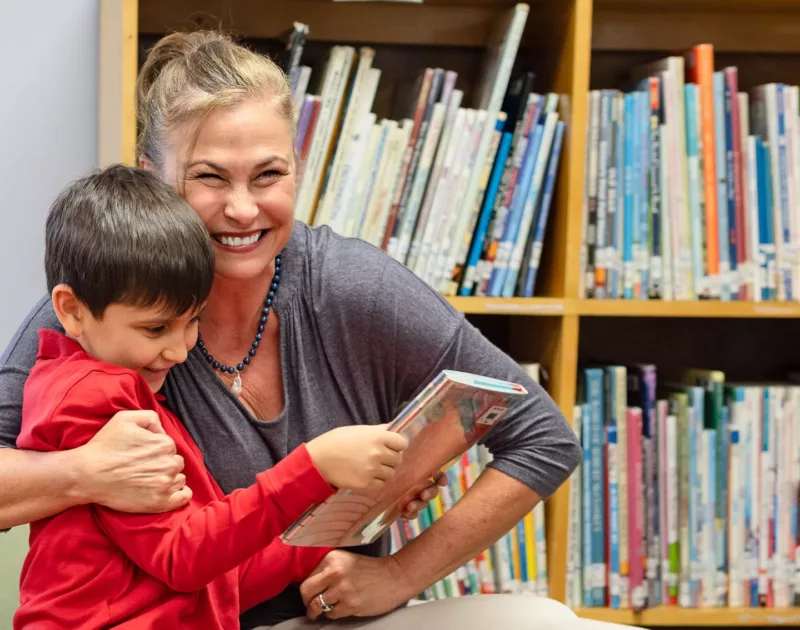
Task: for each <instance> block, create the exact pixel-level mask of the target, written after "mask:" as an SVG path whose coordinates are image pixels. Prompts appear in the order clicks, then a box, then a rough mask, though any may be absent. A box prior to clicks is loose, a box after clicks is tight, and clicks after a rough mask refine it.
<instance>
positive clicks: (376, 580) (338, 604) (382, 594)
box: [300, 549, 418, 620]
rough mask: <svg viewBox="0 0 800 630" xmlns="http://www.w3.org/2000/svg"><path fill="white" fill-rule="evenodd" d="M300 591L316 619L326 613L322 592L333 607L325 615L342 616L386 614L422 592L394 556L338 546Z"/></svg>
mask: <svg viewBox="0 0 800 630" xmlns="http://www.w3.org/2000/svg"><path fill="white" fill-rule="evenodd" d="M300 594H301V595H302V597H303V603H304V604H305V605H306V615H307V616H308V618H309V619H312V620H314V619H317V617H319V616H320V615H321V614H322V613H323V611H322V604H321V602H320V601H319V595H320V594H322V597H323V599H324V600H325V603H326V604H328V605H329V606H333V610H332V611H330V612H327V613H325V616H326V617H328V618H329V619H341V618H342V617H353V616H354V617H373V616H376V615H382V614H383V613H386V612H389V611H390V610H394V609H395V608H397V607H398V606H400V605H401V604H403V603H404V602H406V601H408V600H409V599H411V598H412V597H415V596H416V595H417V594H418V593H417V592H415V590H414V587H413V585H411V584H410V581H409V580H408V578H407V576H406V575H405V573H404V572H403V570H402V569H401V568H400V565H399V563H398V562H397V560H396V559H395V558H393V557H392V556H386V557H383V558H372V557H369V556H362V555H360V554H354V553H350V552H349V551H342V550H340V549H335V550H334V551H331V552H330V553H329V554H328V555H327V556H325V558H323V560H322V562H320V563H319V565H318V566H317V568H316V569H315V570H314V573H312V574H311V576H309V577H308V578H307V579H306V580H305V581H304V582H303V583H302V584H301V585H300Z"/></svg>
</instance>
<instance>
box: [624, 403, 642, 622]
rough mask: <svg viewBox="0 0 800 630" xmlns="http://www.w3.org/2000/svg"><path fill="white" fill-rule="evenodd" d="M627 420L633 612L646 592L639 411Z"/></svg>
mask: <svg viewBox="0 0 800 630" xmlns="http://www.w3.org/2000/svg"><path fill="white" fill-rule="evenodd" d="M627 417H628V470H629V471H630V473H631V476H632V477H633V479H634V480H636V481H635V482H634V483H629V484H628V523H629V524H628V529H629V536H630V552H629V553H630V600H631V607H632V608H633V609H634V610H641V609H642V608H644V606H645V603H646V600H647V591H646V587H645V585H644V562H645V559H644V544H643V543H644V540H643V532H642V520H643V515H644V497H643V496H642V484H641V483H640V482H639V480H641V479H642V410H641V409H640V408H638V407H631V408H629V409H628V410H627Z"/></svg>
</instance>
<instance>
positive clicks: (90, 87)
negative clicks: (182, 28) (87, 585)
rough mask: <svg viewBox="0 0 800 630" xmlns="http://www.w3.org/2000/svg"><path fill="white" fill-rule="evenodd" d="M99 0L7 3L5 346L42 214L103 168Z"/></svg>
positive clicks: (9, 542)
mask: <svg viewBox="0 0 800 630" xmlns="http://www.w3.org/2000/svg"><path fill="white" fill-rule="evenodd" d="M98 1H99V0H67V1H65V0H26V1H25V2H18V1H16V0H0V9H1V10H0V14H2V16H3V24H4V25H5V28H4V29H3V36H2V37H0V59H3V60H4V63H3V73H2V79H1V80H0V296H2V297H0V349H1V348H5V346H6V345H7V344H8V342H9V340H10V339H11V336H12V335H13V334H14V331H15V330H16V329H17V326H18V325H19V324H20V322H21V321H22V319H23V318H24V316H25V314H26V313H27V312H28V310H29V309H30V307H31V306H32V305H33V304H34V302H35V301H36V300H37V299H38V298H39V297H40V296H41V295H43V293H44V291H45V282H44V271H43V257H44V245H43V242H44V220H45V217H46V216H47V210H48V208H49V206H50V203H51V202H52V201H53V199H54V197H55V196H56V194H57V193H58V191H59V190H61V189H62V188H63V187H64V186H65V185H66V184H67V183H69V182H70V181H71V180H73V179H75V178H76V177H78V176H80V175H82V174H83V173H85V172H86V171H88V170H89V169H91V168H93V167H95V166H96V165H97V55H98ZM26 540H27V537H26V530H25V529H24V528H19V529H18V530H15V531H13V532H12V533H10V534H5V535H0V628H10V627H11V616H12V615H13V611H14V609H15V606H16V602H17V601H18V593H17V576H18V574H19V567H20V565H21V563H22V559H23V557H24V555H25V547H26Z"/></svg>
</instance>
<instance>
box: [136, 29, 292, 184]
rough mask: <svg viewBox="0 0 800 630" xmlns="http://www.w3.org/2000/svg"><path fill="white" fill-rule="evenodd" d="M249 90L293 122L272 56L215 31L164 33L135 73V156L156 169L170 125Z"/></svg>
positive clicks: (195, 117)
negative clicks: (137, 130) (136, 79)
mask: <svg viewBox="0 0 800 630" xmlns="http://www.w3.org/2000/svg"><path fill="white" fill-rule="evenodd" d="M255 96H267V97H268V98H270V99H271V100H272V102H273V103H274V104H275V106H276V107H277V109H278V111H279V112H280V114H281V115H282V116H284V117H285V118H286V120H287V121H288V122H289V124H290V125H291V126H292V127H293V122H294V116H293V110H292V96H291V90H290V88H289V82H288V81H287V79H286V75H285V74H284V73H283V71H282V70H281V69H280V68H279V67H278V66H277V65H276V64H275V63H274V62H273V61H271V60H270V59H268V58H267V57H265V56H264V55H260V54H258V53H255V52H253V51H251V50H248V49H247V48H245V47H244V46H242V45H240V44H237V43H236V42H234V41H233V39H231V37H229V36H228V35H226V34H224V33H221V32H218V31H195V32H192V33H172V34H170V35H167V36H166V37H164V38H162V39H161V40H159V42H158V43H157V44H156V45H155V46H154V47H153V48H152V49H151V50H150V51H149V53H148V55H147V58H146V59H145V62H144V65H143V66H142V69H141V71H140V73H139V78H138V82H137V90H136V97H137V114H138V119H139V139H138V144H137V152H138V155H139V159H142V158H146V159H148V160H150V162H152V163H153V165H154V166H155V167H156V168H158V169H159V170H160V169H162V168H163V166H164V146H165V143H166V137H167V134H168V133H169V132H170V131H171V130H173V129H174V128H175V127H176V126H178V125H180V124H183V123H186V122H190V121H197V122H198V123H199V122H201V121H202V120H203V119H204V118H205V117H206V116H208V115H209V114H210V113H211V112H212V111H214V110H216V109H219V108H225V107H233V106H235V105H238V104H240V103H242V102H243V101H245V100H247V99H248V98H252V97H255ZM292 132H294V129H292Z"/></svg>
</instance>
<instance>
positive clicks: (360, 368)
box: [0, 32, 580, 629]
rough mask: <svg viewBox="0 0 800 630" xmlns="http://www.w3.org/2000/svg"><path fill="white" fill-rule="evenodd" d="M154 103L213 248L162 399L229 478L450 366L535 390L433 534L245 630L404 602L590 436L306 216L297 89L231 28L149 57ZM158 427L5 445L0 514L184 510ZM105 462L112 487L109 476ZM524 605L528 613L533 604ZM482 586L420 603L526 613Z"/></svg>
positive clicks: (154, 151) (163, 141) (424, 300)
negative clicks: (26, 447)
mask: <svg viewBox="0 0 800 630" xmlns="http://www.w3.org/2000/svg"><path fill="white" fill-rule="evenodd" d="M138 100H139V103H138V105H139V123H140V142H139V154H140V164H141V165H142V166H144V167H146V168H149V169H153V170H154V171H155V172H156V173H157V174H158V175H159V176H160V177H162V178H163V179H164V180H165V181H167V182H168V183H170V184H172V185H174V186H175V187H176V188H177V189H178V190H179V191H180V192H181V193H182V194H183V196H184V197H185V198H186V200H187V201H188V202H189V204H190V205H191V206H192V207H193V208H194V209H195V210H196V212H197V213H198V214H199V215H200V217H201V218H202V219H203V221H204V223H205V225H206V227H207V229H208V231H209V233H210V234H211V236H212V238H213V240H214V246H215V248H216V258H217V263H216V276H215V280H214V285H213V288H212V294H211V297H210V298H209V302H208V306H207V308H206V310H205V311H204V312H203V315H202V319H201V323H200V340H199V342H198V346H197V347H196V348H195V349H194V350H193V352H192V353H191V356H190V357H189V359H188V360H187V361H186V363H184V364H183V365H181V366H178V367H176V368H175V369H174V370H173V371H172V372H171V373H170V375H169V377H168V379H167V383H166V384H165V387H164V390H163V393H164V394H165V395H166V399H167V402H168V404H169V406H170V407H171V408H172V409H173V410H174V411H175V412H176V413H177V415H178V416H179V417H180V418H181V419H182V420H183V421H184V423H185V424H186V426H187V428H188V429H189V431H190V433H191V434H192V436H193V437H194V439H195V440H196V442H197V444H198V445H199V447H200V449H201V450H202V451H203V455H204V457H205V461H206V465H207V466H208V468H209V470H210V471H211V473H212V474H213V476H214V477H215V478H216V480H217V481H218V482H219V484H220V486H221V487H222V489H223V490H224V491H225V492H231V491H233V490H234V489H236V488H239V487H242V486H246V485H249V484H251V483H252V481H253V479H254V477H255V475H256V473H257V472H259V471H261V470H263V469H265V468H267V467H269V466H271V465H273V464H274V463H275V462H276V461H278V460H280V459H281V458H283V457H284V456H285V455H286V454H287V453H288V452H290V451H291V450H292V449H293V448H294V447H295V446H296V445H297V444H299V443H300V442H302V441H306V440H308V439H310V438H312V437H314V436H316V435H319V434H320V433H322V432H324V431H327V430H329V429H331V428H334V427H336V426H341V425H346V424H353V423H381V422H386V421H387V420H389V419H391V417H392V415H393V413H394V411H395V410H396V409H397V408H398V406H399V405H400V404H401V403H402V402H403V401H406V400H409V399H410V398H411V397H413V396H414V395H415V394H416V393H417V392H418V391H419V390H420V389H421V388H422V387H423V386H425V385H426V384H427V382H428V381H429V380H430V379H431V378H433V377H434V376H435V375H436V374H437V373H438V372H439V371H440V370H442V369H445V368H449V369H458V370H463V371H468V372H479V373H482V374H485V375H488V376H495V377H498V378H503V379H508V380H513V381H516V382H520V383H522V384H524V385H525V386H526V388H527V389H528V390H529V391H530V392H531V393H530V396H529V397H528V398H527V399H526V400H525V402H524V403H523V404H521V405H520V406H519V407H517V408H516V409H515V411H514V412H513V413H512V414H510V415H509V416H508V417H507V418H506V419H505V420H504V421H503V422H502V423H501V424H500V425H498V426H497V427H495V429H493V431H492V432H491V433H490V434H489V438H488V439H487V440H486V444H487V446H488V447H489V449H490V451H491V452H492V454H493V462H492V464H491V466H490V467H489V468H488V469H487V470H486V471H485V472H484V474H483V475H482V476H481V477H480V478H479V479H478V481H477V482H476V483H475V485H474V486H473V488H472V489H471V490H470V491H469V492H468V493H467V494H466V495H465V497H464V498H463V499H462V500H461V501H460V502H459V503H458V504H457V505H456V506H455V507H454V508H453V509H452V510H451V511H449V512H448V513H447V514H445V515H444V516H443V517H442V518H441V519H440V520H439V521H437V522H436V523H435V524H434V525H433V526H432V527H431V528H430V529H429V530H428V531H426V532H425V533H424V534H423V535H422V536H420V537H419V538H418V539H417V540H415V541H413V542H412V543H410V544H409V545H407V546H406V547H404V548H403V549H402V550H401V551H399V552H398V553H396V554H395V555H393V556H389V555H387V538H386V537H384V538H383V539H382V540H381V541H379V542H378V543H377V544H375V545H371V546H367V547H365V548H361V549H358V550H352V549H351V550H348V551H344V550H337V551H334V552H331V553H330V554H328V556H327V557H326V558H325V559H324V560H323V561H322V563H321V564H320V565H319V567H318V568H317V570H316V572H315V573H314V574H313V575H312V576H310V577H309V578H308V579H307V580H306V581H305V582H304V583H303V584H302V585H300V586H299V587H290V588H289V589H287V590H286V591H284V593H282V594H281V595H280V596H278V597H276V598H273V599H272V600H269V601H267V602H265V603H263V604H261V605H259V606H256V607H255V608H253V609H251V610H249V611H247V612H245V613H244V614H243V615H242V627H244V628H253V627H256V626H273V625H275V624H278V623H279V622H281V621H284V620H292V619H294V621H288V622H287V624H286V626H285V627H286V628H289V627H292V626H300V625H302V624H303V623H304V622H302V620H300V619H299V618H301V617H302V616H303V615H304V614H306V615H307V616H308V617H310V618H311V619H316V618H317V617H319V616H320V615H321V614H323V613H324V614H325V615H326V616H327V617H328V618H331V619H337V618H342V617H348V616H360V617H363V616H378V615H384V614H385V613H388V612H389V611H393V610H394V609H396V608H398V607H400V606H402V605H403V604H404V603H405V602H406V601H408V600H409V599H410V598H412V597H414V596H416V595H417V594H418V593H420V592H421V591H423V590H424V589H425V588H427V587H428V586H429V585H431V584H432V583H434V582H435V581H436V580H438V579H440V578H442V577H443V576H445V575H447V574H448V573H450V572H451V571H452V570H454V569H455V568H457V567H458V566H460V565H462V564H463V563H464V562H466V561H467V560H469V559H470V558H472V557H475V556H476V555H477V554H478V553H479V552H480V551H481V550H483V549H485V548H486V547H488V546H489V545H490V544H491V543H492V542H494V541H495V540H496V539H498V538H499V537H500V536H501V535H502V534H503V533H504V532H506V531H508V529H510V527H511V526H512V525H514V524H515V523H516V522H517V521H518V520H519V519H520V518H521V517H522V516H523V515H524V514H525V513H527V512H528V511H530V510H531V508H532V507H533V506H534V505H535V504H536V503H537V502H538V501H540V500H542V498H545V497H547V496H549V495H550V494H551V493H552V492H553V491H555V489H556V488H558V486H559V485H561V483H563V481H564V480H565V479H566V478H567V477H568V475H569V474H570V473H571V472H572V470H573V469H574V468H575V466H577V464H578V461H579V457H580V447H579V445H578V444H577V442H576V439H575V437H574V436H573V434H572V432H571V430H570V429H569V427H568V425H567V423H566V422H565V420H564V418H563V417H562V416H561V414H560V413H559V411H558V409H557V407H556V406H555V404H554V403H553V401H552V400H551V399H550V398H549V397H548V396H547V395H546V394H545V393H544V392H543V390H542V389H541V388H540V387H539V386H538V385H536V384H535V383H534V382H533V381H531V379H530V378H528V377H527V376H526V375H525V374H524V372H523V371H522V370H521V369H520V368H519V366H517V365H516V364H515V363H514V362H513V361H512V360H511V359H510V358H509V357H507V356H506V355H505V354H503V353H502V352H500V351H499V350H498V349H497V348H495V347H494V346H492V345H491V344H490V343H489V342H488V341H487V340H486V339H485V338H484V337H483V336H482V335H481V334H480V333H479V332H478V331H477V330H476V329H475V328H474V327H473V326H471V325H470V324H469V323H468V322H467V321H466V320H465V319H464V317H463V315H461V314H460V313H458V312H457V311H455V310H454V309H453V308H452V307H451V306H450V305H449V304H448V303H447V302H446V300H444V299H443V298H441V297H440V296H439V295H438V294H437V293H435V292H434V291H433V290H432V289H430V288H429V287H428V286H427V285H426V284H424V283H423V282H421V281H420V280H419V279H418V278H417V277H416V276H414V275H413V274H412V273H411V272H409V271H408V270H407V269H406V268H405V267H403V266H402V265H400V264H398V263H396V262H395V261H393V260H392V259H390V258H389V257H388V256H386V255H385V254H384V253H383V252H381V251H380V250H378V249H376V248H374V247H371V246H370V245H367V244H366V243H363V242H362V241H358V240H354V239H344V238H341V237H339V236H337V235H335V234H334V233H332V232H331V231H330V230H329V229H327V228H319V229H310V228H309V227H307V226H306V225H304V224H301V223H295V222H294V220H293V212H294V202H295V190H296V185H297V164H296V162H295V158H294V151H293V146H294V142H293V135H294V130H293V124H292V120H293V116H292V105H291V95H290V92H289V88H288V84H287V82H286V78H285V76H284V75H283V73H282V72H281V71H280V69H279V68H278V67H277V66H275V64H273V63H272V62H271V61H269V60H268V59H266V58H265V57H263V56H260V55H257V54H254V53H252V52H250V51H248V50H246V49H245V48H243V47H241V46H238V45H236V44H234V43H233V42H232V41H230V40H229V39H228V38H226V37H224V36H222V35H219V34H217V33H209V32H196V33H192V34H180V33H177V34H173V35H170V36H168V37H165V38H164V39H162V40H161V41H160V42H159V43H158V44H157V45H156V46H155V47H154V48H153V50H152V51H151V52H150V54H149V55H148V57H147V60H146V61H145V63H144V66H143V68H142V70H141V73H140V77H139V86H138ZM143 254H144V255H146V253H143ZM279 254H280V255H281V258H282V265H281V267H280V270H279V273H277V272H276V265H275V259H276V256H278V255H279ZM41 327H53V328H55V327H57V324H56V320H55V317H54V315H53V312H52V307H51V306H50V304H49V303H48V301H47V300H43V301H42V302H41V303H40V304H39V305H37V307H36V308H35V309H34V311H33V313H32V314H31V316H29V318H28V319H27V320H26V322H25V323H24V324H23V326H22V328H21V329H20V331H19V333H18V335H17V337H15V339H14V340H13V341H12V343H11V346H10V347H9V349H8V350H7V351H6V353H5V355H4V357H3V361H2V362H0V363H2V367H1V368H0V444H2V445H3V446H12V447H13V446H14V441H15V439H16V434H17V432H18V427H19V405H20V402H21V395H22V385H23V384H24V379H25V375H26V373H27V370H28V369H29V368H30V366H31V365H32V363H33V360H34V358H35V352H36V342H35V339H36V334H37V333H36V331H37V329H38V328H41ZM145 426H147V427H150V428H151V429H152V428H153V425H152V419H150V418H147V417H145V416H142V415H129V416H118V417H115V419H114V421H112V422H111V423H109V424H108V425H107V426H106V428H105V429H104V431H103V432H101V433H100V434H98V435H97V437H96V438H95V439H94V440H93V441H92V442H90V443H89V444H87V445H86V446H85V447H83V449H76V451H75V452H72V453H64V454H59V453H57V454H33V453H22V452H19V451H12V450H11V449H0V478H3V479H4V480H7V481H6V483H4V484H3V485H2V488H0V515H2V520H0V526H10V525H14V524H17V523H21V522H27V521H29V520H33V519H35V518H42V517H45V516H47V515H49V514H53V513H55V512H58V511H60V510H63V509H66V508H68V507H70V506H71V505H75V504H78V503H80V502H87V501H91V502H96V503H101V504H104V505H108V506H110V507H113V508H116V509H123V510H129V511H148V510H162V509H163V510H167V509H173V508H174V507H176V505H179V504H180V502H181V501H183V500H185V494H186V493H187V491H186V490H185V489H183V488H182V485H183V480H182V479H181V476H180V466H181V462H180V461H177V460H176V459H175V457H174V456H171V451H170V449H171V448H174V447H171V446H170V444H169V441H168V440H166V439H165V438H164V437H163V436H160V435H156V434H153V433H148V432H147V431H145V430H144V429H141V428H140V427H145ZM137 429H139V430H137ZM125 449H130V450H132V451H133V452H135V453H136V455H137V456H138V459H137V457H131V456H127V455H126V454H125ZM173 452H174V451H173ZM59 456H61V458H60V459H59ZM102 475H107V476H108V477H109V478H110V481H108V482H105V481H104V480H103V479H97V478H96V477H97V476H102ZM148 492H152V493H153V494H154V495H155V498H154V499H148V498H147V497H148ZM423 498H426V497H423ZM414 507H419V506H418V505H417V506H412V509H413V508H414ZM353 551H356V552H357V553H353ZM512 599H514V600H515V604H514V605H515V606H516V607H517V608H518V609H519V608H520V606H521V607H522V609H523V611H525V610H528V609H527V608H525V607H526V606H529V605H532V604H528V602H527V601H526V602H525V603H522V604H520V600H521V598H520V600H517V599H515V598H512ZM475 600H476V601H477V604H476V603H470V604H462V605H460V604H459V603H458V602H445V603H442V604H434V603H432V604H426V605H425V606H423V607H420V608H422V609H423V610H421V611H420V612H416V611H414V612H413V614H414V615H422V618H423V619H424V620H425V621H423V622H422V623H424V624H430V625H432V626H435V627H443V625H442V621H441V616H442V615H446V617H447V619H448V620H449V621H451V622H452V621H454V620H456V619H458V624H459V626H460V627H462V628H463V627H465V623H469V624H473V625H474V624H477V623H481V625H482V626H483V625H485V620H484V621H479V620H480V614H476V613H475V611H474V610H472V609H470V610H469V611H467V607H468V606H478V607H479V609H480V608H483V609H484V612H485V613H486V610H487V608H486V606H490V608H491V610H490V611H489V614H490V615H491V616H492V618H493V619H495V621H497V623H498V625H499V626H501V627H504V628H513V627H516V626H515V624H517V623H518V622H517V621H514V620H513V619H512V616H513V614H512V613H511V612H510V608H509V609H508V610H502V609H501V610H498V609H497V606H496V604H495V605H494V607H492V605H490V604H485V603H483V602H484V601H486V602H489V601H492V600H491V598H487V599H486V600H483V599H482V598H475ZM465 601H466V600H465ZM528 601H532V600H528ZM506 605H508V604H506ZM458 608H461V612H460V613H459V612H458ZM512 608H513V606H512ZM453 609H455V612H454V610H453ZM437 611H447V612H439V613H437ZM529 612H530V611H529ZM407 614H411V611H410V609H409V610H404V611H398V612H393V613H391V614H389V615H386V616H383V617H380V618H379V619H376V620H374V621H373V622H372V623H371V624H370V626H369V627H374V628H375V629H379V628H384V627H389V626H388V625H385V624H392V623H398V620H399V619H400V616H402V615H407ZM521 618H524V619H527V620H528V622H529V621H530V616H529V615H527V614H522V616H521ZM393 619H394V620H395V621H394V622H393V621H392V620H393ZM401 625H402V624H401ZM473 625H468V626H466V627H473ZM359 627H363V626H359ZM474 627H477V625H474ZM519 627H528V626H527V623H526V625H525V626H522V625H520V626H519Z"/></svg>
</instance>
